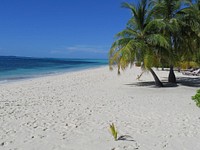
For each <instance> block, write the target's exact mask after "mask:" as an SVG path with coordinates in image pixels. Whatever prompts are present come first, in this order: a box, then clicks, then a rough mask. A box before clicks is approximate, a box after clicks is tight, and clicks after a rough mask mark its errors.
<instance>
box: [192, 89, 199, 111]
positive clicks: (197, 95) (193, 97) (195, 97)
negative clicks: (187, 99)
mask: <svg viewBox="0 0 200 150" xmlns="http://www.w3.org/2000/svg"><path fill="white" fill-rule="evenodd" d="M192 100H194V101H195V102H196V105H197V107H200V89H199V90H197V93H196V94H195V95H194V96H192Z"/></svg>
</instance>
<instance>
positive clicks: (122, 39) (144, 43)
mask: <svg viewBox="0 0 200 150" xmlns="http://www.w3.org/2000/svg"><path fill="white" fill-rule="evenodd" d="M122 6H123V7H125V8H128V9H130V10H131V12H132V18H131V19H130V20H129V22H128V23H127V26H126V29H124V30H123V31H121V32H120V33H118V34H117V40H116V41H115V42H114V43H113V45H112V47H111V49H110V52H109V65H110V69H112V66H113V65H117V66H118V73H120V69H122V70H124V69H125V68H127V67H128V66H129V65H132V64H133V63H134V62H135V61H136V62H139V63H141V64H142V67H143V68H144V69H146V70H149V71H150V72H151V73H152V75H153V77H154V80H155V84H156V86H159V87H162V86H163V84H162V82H161V81H160V80H159V78H158V77H157V75H156V74H155V72H154V71H153V69H152V67H154V66H156V65H158V64H159V62H160V54H159V49H162V48H165V49H166V48H168V47H169V44H168V41H167V40H166V39H165V37H164V36H163V35H162V34H160V33H156V32H155V27H154V25H155V21H154V20H152V16H151V13H150V11H149V8H150V7H151V6H150V3H149V1H148V0H141V2H140V3H139V4H138V5H136V4H129V3H123V4H122Z"/></svg>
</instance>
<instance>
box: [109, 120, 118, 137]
mask: <svg viewBox="0 0 200 150" xmlns="http://www.w3.org/2000/svg"><path fill="white" fill-rule="evenodd" d="M110 132H111V134H112V136H113V138H114V140H115V141H117V139H118V138H117V136H118V135H117V134H118V133H117V129H116V127H115V125H114V123H112V124H110Z"/></svg>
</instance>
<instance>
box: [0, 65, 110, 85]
mask: <svg viewBox="0 0 200 150" xmlns="http://www.w3.org/2000/svg"><path fill="white" fill-rule="evenodd" d="M106 66H107V65H99V66H84V67H78V68H71V69H66V70H59V71H57V72H56V70H55V72H52V71H51V72H49V73H43V74H33V75H30V76H24V77H16V78H17V79H15V78H11V79H2V80H0V85H2V84H9V83H14V82H20V81H27V80H33V79H37V78H45V77H49V76H57V75H63V74H67V73H72V72H79V71H84V70H90V69H97V68H101V67H106Z"/></svg>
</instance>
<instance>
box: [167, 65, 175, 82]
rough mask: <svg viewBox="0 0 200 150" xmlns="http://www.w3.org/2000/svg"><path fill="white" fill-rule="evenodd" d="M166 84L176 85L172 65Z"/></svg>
mask: <svg viewBox="0 0 200 150" xmlns="http://www.w3.org/2000/svg"><path fill="white" fill-rule="evenodd" d="M168 82H170V83H176V76H175V74H174V67H173V65H171V66H170V71H169V76H168Z"/></svg>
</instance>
